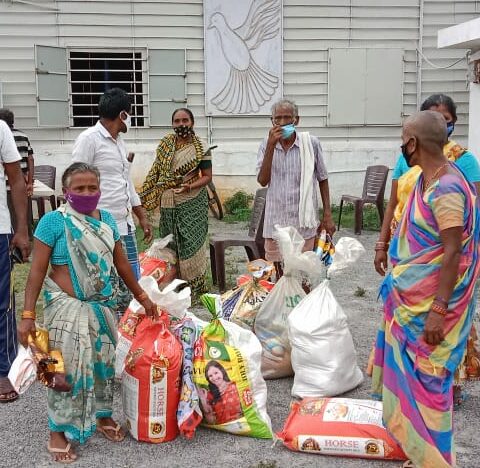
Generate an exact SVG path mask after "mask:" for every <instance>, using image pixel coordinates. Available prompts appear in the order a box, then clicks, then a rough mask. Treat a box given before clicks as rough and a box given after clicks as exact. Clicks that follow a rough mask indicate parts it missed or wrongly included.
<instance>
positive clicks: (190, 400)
mask: <svg viewBox="0 0 480 468" xmlns="http://www.w3.org/2000/svg"><path fill="white" fill-rule="evenodd" d="M172 332H173V334H174V335H175V336H176V337H177V339H178V340H179V341H180V343H181V344H182V347H183V364H182V386H181V391H180V401H179V403H178V409H177V422H178V428H179V430H180V433H181V434H182V435H183V436H184V437H186V438H187V439H191V438H192V437H193V436H194V435H195V430H196V428H197V426H198V425H199V424H200V423H201V421H202V410H201V409H200V399H199V397H198V392H197V387H196V386H195V384H194V383H193V351H194V346H195V341H196V337H197V327H196V324H195V322H194V321H193V319H192V318H190V317H184V318H183V319H182V320H180V321H179V322H177V323H176V324H175V325H173V326H172Z"/></svg>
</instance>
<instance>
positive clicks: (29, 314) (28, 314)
mask: <svg viewBox="0 0 480 468" xmlns="http://www.w3.org/2000/svg"><path fill="white" fill-rule="evenodd" d="M36 318H37V314H36V313H35V311H34V310H24V311H23V312H22V319H30V320H35V319H36Z"/></svg>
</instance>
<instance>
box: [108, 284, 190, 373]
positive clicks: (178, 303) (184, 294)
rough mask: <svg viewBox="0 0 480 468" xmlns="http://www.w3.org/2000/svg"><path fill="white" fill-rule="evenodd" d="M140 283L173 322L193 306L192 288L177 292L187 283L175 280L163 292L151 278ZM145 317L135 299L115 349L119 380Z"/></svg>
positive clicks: (123, 323) (121, 326)
mask: <svg viewBox="0 0 480 468" xmlns="http://www.w3.org/2000/svg"><path fill="white" fill-rule="evenodd" d="M138 283H139V284H140V286H141V287H142V288H143V289H144V291H145V292H146V293H147V295H148V297H149V298H150V299H151V300H152V301H153V302H154V303H155V304H156V305H157V306H158V307H159V308H160V309H161V310H164V311H165V312H167V313H168V314H169V315H171V318H172V320H176V318H177V317H178V318H181V317H183V316H184V315H185V311H186V309H187V308H188V307H190V305H191V297H190V296H191V293H190V288H183V289H181V290H180V291H179V292H177V289H179V288H180V287H182V286H184V285H185V284H186V283H185V281H181V280H174V281H172V282H171V283H170V284H168V285H167V286H165V287H164V288H163V289H162V290H161V291H160V289H159V286H158V284H157V282H156V281H155V279H154V278H153V277H151V276H144V277H142V278H140V280H139V282H138ZM145 317H146V315H145V310H144V309H143V307H142V305H141V304H140V303H139V302H138V301H137V300H136V299H133V300H132V301H131V302H130V305H129V306H128V309H127V310H126V311H125V313H124V314H123V316H122V318H121V319H120V322H119V325H118V343H117V347H116V349H115V377H116V378H117V379H120V378H121V377H122V372H123V369H124V367H125V359H126V357H127V354H128V352H129V350H130V347H131V346H132V343H133V340H134V339H135V337H136V335H137V334H138V330H139V329H140V328H139V326H140V324H141V322H142V321H143V320H144V319H145Z"/></svg>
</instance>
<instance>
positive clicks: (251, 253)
mask: <svg viewBox="0 0 480 468" xmlns="http://www.w3.org/2000/svg"><path fill="white" fill-rule="evenodd" d="M266 197H267V189H266V188H262V189H259V190H257V192H256V194H255V199H254V202H253V209H252V216H251V218H250V225H249V229H248V232H246V233H245V234H239V235H235V236H232V237H222V236H212V237H211V238H210V266H211V269H212V280H213V284H217V283H218V289H219V290H220V292H223V291H225V289H226V284H225V249H227V248H228V247H244V248H245V251H246V253H247V257H248V260H249V261H252V260H256V259H258V258H263V257H264V256H265V248H264V243H265V241H264V239H263V219H264V216H265V201H266Z"/></svg>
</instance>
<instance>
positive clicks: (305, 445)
mask: <svg viewBox="0 0 480 468" xmlns="http://www.w3.org/2000/svg"><path fill="white" fill-rule="evenodd" d="M277 435H278V437H279V438H280V439H281V440H283V443H284V444H285V446H286V447H288V448H289V449H290V450H295V451H298V452H306V453H316V454H320V455H336V456H342V457H358V458H370V459H389V460H405V459H406V456H405V454H404V453H403V451H402V449H401V448H400V447H399V446H398V444H397V443H396V442H395V441H394V440H393V439H392V438H391V437H390V436H389V435H388V433H387V431H386V429H385V427H384V426H383V423H382V403H381V402H379V401H371V400H352V399H349V398H305V399H304V400H302V401H301V402H295V403H293V404H292V407H291V411H290V415H289V416H288V418H287V421H286V422H285V426H284V428H283V430H282V431H281V432H280V433H278V434H277Z"/></svg>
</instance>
